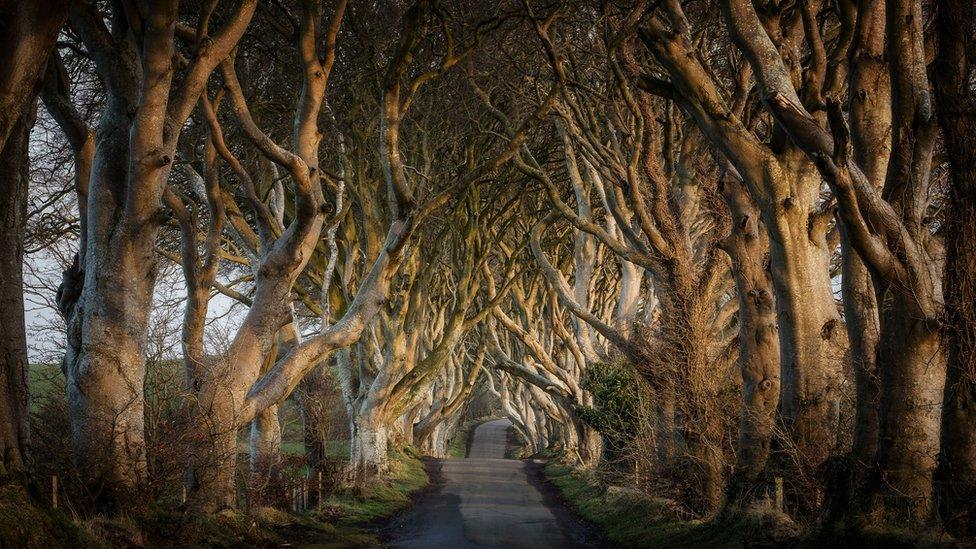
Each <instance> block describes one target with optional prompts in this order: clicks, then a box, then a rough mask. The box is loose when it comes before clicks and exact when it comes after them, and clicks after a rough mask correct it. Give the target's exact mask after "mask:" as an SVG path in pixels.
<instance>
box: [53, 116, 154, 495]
mask: <svg viewBox="0 0 976 549" xmlns="http://www.w3.org/2000/svg"><path fill="white" fill-rule="evenodd" d="M128 136H129V128H128V116H127V115H126V113H125V111H124V110H122V105H121V104H119V102H118V101H116V102H115V104H114V105H112V106H110V107H108V111H107V112H106V113H104V114H103V116H102V124H101V125H100V127H99V128H98V131H97V134H96V150H95V156H94V160H93V164H92V175H91V179H90V189H89V202H88V229H89V234H88V239H87V244H88V246H87V250H86V253H85V256H84V257H85V261H84V265H79V268H80V271H72V270H69V271H68V272H66V273H65V281H64V282H63V283H62V288H61V289H60V293H61V296H59V301H60V298H61V297H62V296H63V295H64V294H66V293H68V292H69V291H70V290H71V288H72V287H73V286H74V285H75V284H76V283H77V278H79V277H82V276H83V277H84V285H83V289H82V290H81V294H80V297H79V298H78V301H77V302H76V303H74V304H73V305H70V303H69V305H70V306H69V307H68V309H67V312H69V313H70V316H69V318H68V331H69V337H68V350H67V354H66V356H65V374H66V378H67V391H68V411H69V415H70V418H71V432H72V446H73V449H74V459H75V461H76V462H77V463H78V465H79V467H80V468H81V470H82V471H83V474H84V476H85V481H86V482H87V483H88V484H89V490H90V492H91V493H93V494H99V499H100V501H99V505H100V506H103V507H105V508H109V509H111V508H116V507H118V506H121V505H126V506H129V505H131V504H132V502H133V501H138V500H140V499H141V496H142V494H144V491H143V490H141V487H142V485H143V483H144V481H145V478H146V445H145V439H144V432H143V423H144V419H143V406H144V402H143V398H144V395H143V383H144V380H145V375H146V354H145V345H146V330H147V324H148V319H149V311H150V308H151V301H152V290H153V286H154V283H155V270H156V258H155V231H156V228H155V226H152V227H150V226H145V225H143V226H140V227H133V226H131V225H130V223H129V222H128V220H127V218H126V216H125V215H123V213H122V212H123V209H124V204H125V199H126V193H125V191H124V189H125V188H126V181H127V172H128V163H129V158H128V156H129V154H128ZM147 231H148V232H149V234H146V233H147ZM63 310H64V309H63Z"/></svg>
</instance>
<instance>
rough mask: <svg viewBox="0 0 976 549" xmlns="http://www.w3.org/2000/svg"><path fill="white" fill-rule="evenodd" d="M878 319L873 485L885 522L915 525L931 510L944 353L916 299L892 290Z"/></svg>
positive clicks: (938, 337) (938, 338)
mask: <svg viewBox="0 0 976 549" xmlns="http://www.w3.org/2000/svg"><path fill="white" fill-rule="evenodd" d="M891 294H892V295H890V296H886V299H885V300H886V301H887V302H888V303H886V306H885V307H884V309H883V311H882V315H881V341H880V343H879V346H878V364H879V365H880V366H881V367H880V368H879V371H880V376H881V410H880V420H881V430H880V439H879V444H878V455H877V468H878V470H877V474H878V475H879V477H880V478H877V479H874V480H875V481H876V482H871V485H872V486H874V489H872V490H871V492H872V495H873V497H874V498H875V501H873V502H872V503H871V506H872V507H873V508H874V509H880V510H882V511H883V512H885V513H886V514H889V513H890V514H891V516H887V517H886V518H889V519H892V520H901V519H902V518H908V519H909V520H913V521H915V522H916V523H921V522H923V521H924V520H925V518H926V517H927V516H928V514H929V513H930V511H931V507H930V503H931V495H932V473H933V471H934V470H935V464H936V458H937V456H938V452H939V419H940V417H941V413H942V406H941V403H942V391H943V388H944V386H945V354H944V353H945V350H944V349H943V346H942V337H941V334H940V333H939V331H938V329H937V328H936V327H934V326H932V325H931V323H930V322H929V319H928V317H927V315H926V314H925V313H924V312H923V311H920V310H919V307H918V306H917V302H916V300H917V299H918V296H917V295H916V294H914V293H912V292H908V291H902V292H899V291H897V290H895V289H891Z"/></svg>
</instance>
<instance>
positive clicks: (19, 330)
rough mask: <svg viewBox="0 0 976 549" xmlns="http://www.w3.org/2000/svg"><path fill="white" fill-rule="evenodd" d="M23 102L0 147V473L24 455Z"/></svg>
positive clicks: (15, 469) (27, 120) (21, 465)
mask: <svg viewBox="0 0 976 549" xmlns="http://www.w3.org/2000/svg"><path fill="white" fill-rule="evenodd" d="M33 111H34V109H33V108H32V107H28V109H26V110H25V112H24V114H23V115H21V116H20V119H19V120H18V121H17V122H16V123H15V125H14V127H13V128H12V129H11V132H10V134H9V137H8V138H7V140H6V143H5V144H4V145H3V147H2V150H0V188H2V192H0V230H2V231H3V233H2V234H0V257H2V258H3V261H2V262H0V476H2V475H5V474H9V473H21V472H23V471H24V469H25V463H26V459H27V437H28V427H29V421H28V420H29V418H28V412H27V399H28V391H27V366H28V362H27V333H26V330H25V326H24V279H23V271H22V270H23V261H24V232H25V230H26V227H27V185H28V175H29V174H28V166H29V157H28V152H27V151H28V145H29V141H30V128H31V126H32V125H33V122H32V119H33Z"/></svg>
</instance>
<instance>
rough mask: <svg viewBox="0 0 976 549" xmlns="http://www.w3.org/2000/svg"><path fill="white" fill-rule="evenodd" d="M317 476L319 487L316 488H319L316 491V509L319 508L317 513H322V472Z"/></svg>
mask: <svg viewBox="0 0 976 549" xmlns="http://www.w3.org/2000/svg"><path fill="white" fill-rule="evenodd" d="M318 476H319V486H318V488H319V489H318V492H319V502H318V507H319V512H320V513H321V512H322V471H319V475H318Z"/></svg>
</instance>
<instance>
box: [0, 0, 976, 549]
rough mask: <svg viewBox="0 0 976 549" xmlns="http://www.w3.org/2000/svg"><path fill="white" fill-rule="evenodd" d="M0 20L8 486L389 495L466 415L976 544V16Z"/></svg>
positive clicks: (111, 5) (643, 477) (2, 471)
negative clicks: (291, 435) (395, 479)
mask: <svg viewBox="0 0 976 549" xmlns="http://www.w3.org/2000/svg"><path fill="white" fill-rule="evenodd" d="M0 28H2V32H0V44H2V53H3V57H4V59H3V60H2V61H0V186H2V187H0V188H2V190H0V221H2V224H0V230H2V231H3V234H2V235H0V249H2V252H0V253H2V259H3V261H2V262H0V300H2V301H0V303H2V305H0V315H2V318H0V346H2V349H0V355H2V360H0V369H2V371H0V458H2V460H0V475H2V477H3V478H4V479H7V480H6V481H7V482H17V483H22V484H23V485H25V486H28V487H29V489H30V490H31V493H32V494H43V493H46V492H45V490H46V489H47V488H46V487H47V483H48V482H49V480H48V479H49V478H50V477H51V475H52V473H56V474H58V475H59V482H60V483H61V487H60V490H61V492H62V493H63V496H62V497H63V498H66V499H67V500H69V501H71V502H73V505H74V506H75V508H76V512H77V513H78V514H80V515H82V516H86V515H91V514H96V513H97V514H107V515H112V514H117V513H121V512H131V509H133V508H138V507H140V506H150V505H157V504H159V502H162V501H178V502H179V505H180V506H181V508H183V509H185V510H186V512H187V513H194V514H208V513H214V512H218V511H220V510H222V509H226V508H234V507H239V506H241V505H243V503H242V502H245V501H252V500H253V499H254V498H256V497H258V496H256V495H255V494H257V493H258V492H260V490H261V487H264V488H265V489H266V491H267V489H268V487H271V489H269V490H270V491H273V490H274V487H275V486H279V487H280V485H282V483H284V482H285V473H284V472H285V471H295V470H300V471H302V473H301V474H302V475H305V476H307V478H308V479H315V478H316V477H318V478H321V476H320V475H323V474H324V475H326V476H328V477H329V478H336V479H337V481H336V482H337V483H338V484H340V485H343V486H351V487H360V488H362V487H364V486H368V485H371V484H373V483H382V482H384V479H385V478H386V476H387V475H388V473H389V471H390V462H389V456H390V455H391V452H394V451H397V450H400V449H402V448H405V447H413V448H417V449H418V450H419V451H420V452H421V453H423V454H424V455H429V456H435V457H441V456H444V455H445V453H446V452H447V448H448V446H449V445H450V444H451V442H452V441H453V440H454V439H455V437H456V436H458V435H459V433H460V432H461V431H462V430H463V428H464V425H465V422H466V421H467V420H468V419H470V418H472V417H474V416H475V415H477V413H480V412H475V409H478V410H487V411H488V412H486V414H494V415H495V416H497V417H506V418H508V419H509V420H510V421H511V422H512V424H513V426H514V429H515V431H516V433H517V435H518V437H519V440H520V443H521V444H523V445H524V454H525V455H543V454H544V455H547V456H551V457H552V458H553V459H557V460H560V461H562V462H566V463H569V464H573V465H575V466H578V467H581V468H584V469H589V470H593V471H597V472H600V473H601V474H605V475H613V476H614V478H617V479H625V480H623V482H625V483H626V484H627V485H628V486H633V487H636V488H637V489H639V490H641V491H643V492H646V493H649V494H653V495H654V496H656V497H660V498H667V499H668V500H670V501H672V502H673V504H674V505H675V506H676V507H677V508H679V509H680V510H681V515H682V516H683V517H685V518H695V519H704V520H714V519H716V518H717V517H721V516H727V515H728V514H730V513H733V514H734V513H740V512H745V510H747V509H748V510H755V509H768V510H769V512H774V511H775V512H783V511H785V514H788V515H789V516H790V517H791V520H793V521H796V522H797V523H799V524H802V525H804V526H805V527H806V528H811V529H818V528H823V527H827V526H830V525H832V524H839V523H843V524H847V525H855V527H858V528H860V527H865V528H866V527H868V526H869V525H870V526H882V527H883V526H885V525H897V526H899V527H902V528H909V529H914V530H917V531H922V530H926V531H931V530H935V531H939V532H947V533H948V534H950V535H951V536H954V537H956V538H958V539H972V538H973V536H976V196H974V190H976V8H974V5H973V2H972V1H971V0H684V1H679V0H658V1H655V2H651V1H644V0H613V1H611V0H601V1H596V0H593V1H590V0H556V1H546V2H542V1H538V0H511V1H509V0H504V1H501V2H479V1H470V0H450V1H448V0H440V1H437V0H416V1H413V0H395V1H391V2H360V1H357V0H352V1H347V0H197V1H194V2H188V1H184V2H179V1H178V0H37V1H27V2H24V1H18V0H2V1H0ZM25 318H26V320H25ZM28 381H29V382H28ZM286 431H295V432H297V433H298V437H299V441H300V442H299V445H300V451H298V452H297V453H296V452H292V451H287V450H288V449H287V448H286V446H288V444H289V443H288V441H287V440H286V439H287V438H288V437H287V436H283V432H286ZM340 439H341V440H345V441H348V445H347V446H343V450H342V454H343V455H342V456H341V459H337V458H336V457H335V451H334V448H333V446H334V443H335V441H336V440H340ZM291 444H294V443H291ZM296 455H297V456H298V457H297V458H296V457H295V456H296ZM296 459H297V460H298V461H299V462H300V463H298V464H297V465H296ZM242 471H244V472H245V473H244V474H242V473H241V472H242ZM289 482H291V481H289ZM39 486H41V487H44V488H38V487H39ZM777 487H781V488H782V498H783V500H784V501H785V503H783V504H782V505H781V506H780V508H778V509H773V507H775V506H774V504H773V502H772V499H773V498H774V496H775V494H774V492H776V490H777ZM775 497H778V496H775ZM37 498H38V499H44V498H43V497H42V496H37Z"/></svg>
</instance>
